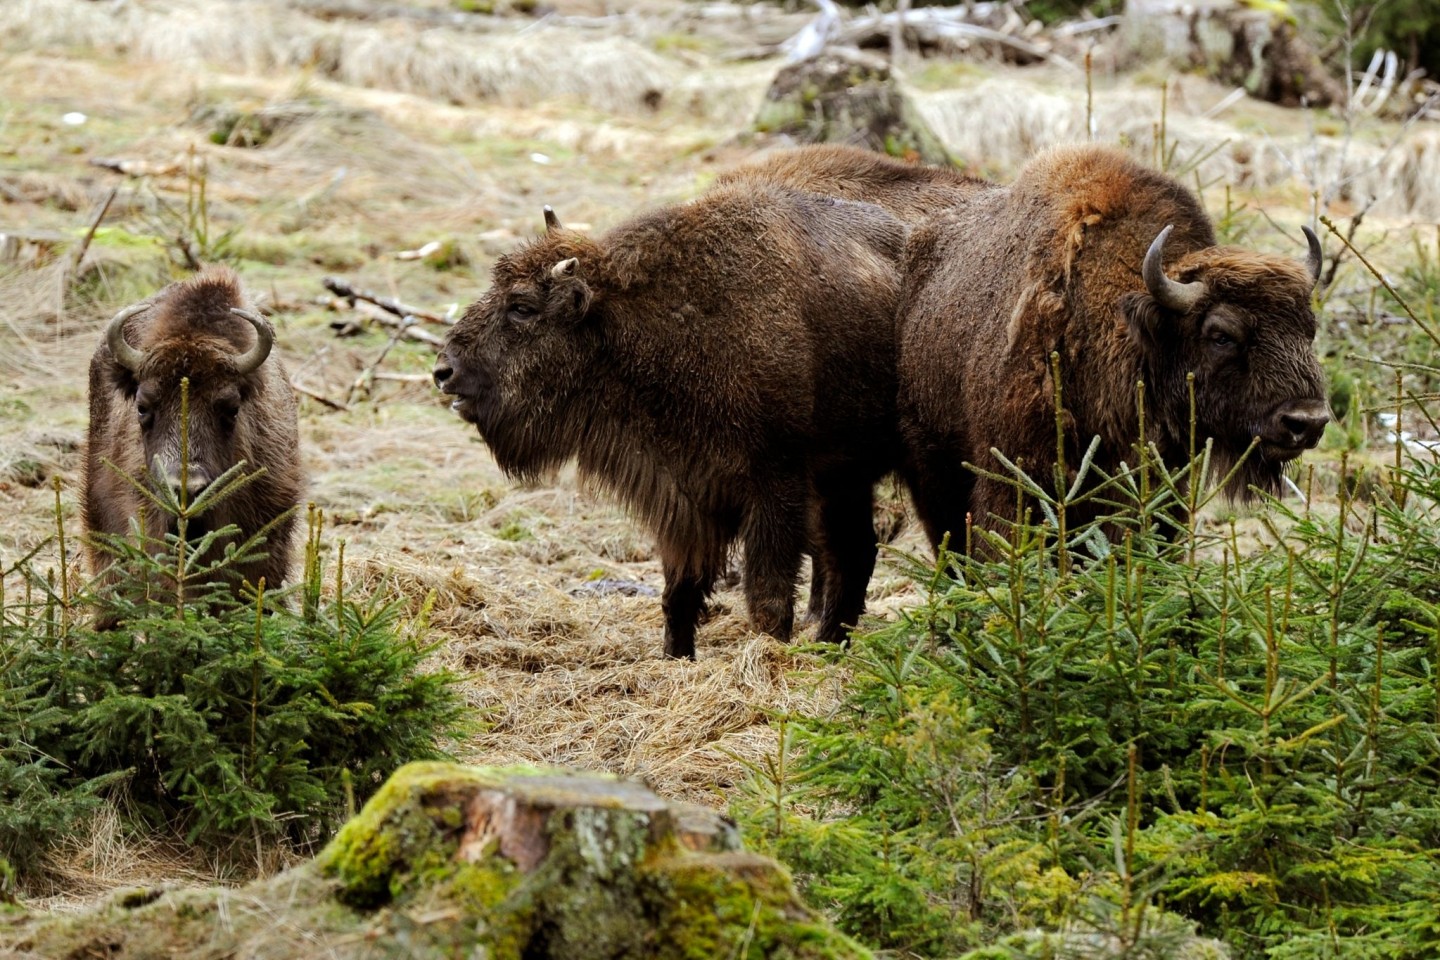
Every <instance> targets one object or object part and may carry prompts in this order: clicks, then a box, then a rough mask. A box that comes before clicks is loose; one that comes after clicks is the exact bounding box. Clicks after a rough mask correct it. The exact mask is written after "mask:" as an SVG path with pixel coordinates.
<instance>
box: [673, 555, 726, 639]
mask: <svg viewBox="0 0 1440 960" xmlns="http://www.w3.org/2000/svg"><path fill="white" fill-rule="evenodd" d="M663 566H664V569H665V592H664V593H663V594H661V596H660V609H661V610H662V611H664V614H665V656H667V657H676V658H685V659H689V660H694V659H695V624H696V622H697V621H698V620H699V619H700V611H701V610H702V609H704V607H705V598H706V597H708V596H709V595H710V590H711V588H712V587H713V586H714V583H715V578H714V577H713V576H707V575H706V574H703V573H700V574H696V573H692V572H690V571H689V570H688V569H687V566H686V565H684V564H681V563H676V562H672V561H671V560H669V559H666V560H665V561H664V563H663Z"/></svg>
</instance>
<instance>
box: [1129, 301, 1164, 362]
mask: <svg viewBox="0 0 1440 960" xmlns="http://www.w3.org/2000/svg"><path fill="white" fill-rule="evenodd" d="M1120 310H1121V312H1123V313H1124V314H1125V327H1126V331H1127V332H1128V333H1129V334H1130V342H1131V343H1133V344H1135V345H1136V346H1137V347H1139V348H1140V349H1141V350H1142V351H1144V352H1145V353H1147V354H1154V353H1157V352H1158V351H1159V350H1160V349H1161V341H1162V340H1163V339H1164V335H1165V317H1164V314H1163V313H1162V311H1161V309H1160V304H1158V303H1156V302H1155V298H1154V297H1152V296H1150V295H1149V294H1147V293H1127V294H1126V295H1125V296H1124V297H1122V298H1121V299H1120Z"/></svg>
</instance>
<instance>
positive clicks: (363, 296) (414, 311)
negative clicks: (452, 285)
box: [320, 277, 455, 327]
mask: <svg viewBox="0 0 1440 960" xmlns="http://www.w3.org/2000/svg"><path fill="white" fill-rule="evenodd" d="M320 282H321V283H322V284H324V285H325V289H326V290H329V291H330V292H331V293H333V294H335V296H337V297H344V298H345V299H346V300H349V301H351V302H352V303H353V302H355V301H356V300H364V301H365V302H366V303H373V304H375V306H377V307H380V308H381V309H383V310H385V311H387V312H389V313H393V314H394V315H395V316H397V317H400V318H401V319H404V318H405V317H414V318H416V319H417V320H427V321H429V322H430V323H441V324H444V325H445V326H447V327H448V326H454V324H455V321H454V319H453V318H450V317H446V316H444V315H442V314H439V313H435V312H434V311H431V310H426V309H423V308H422V307H414V306H411V305H410V304H408V303H401V302H400V301H399V300H396V299H395V298H394V297H382V296H380V295H379V294H377V293H373V292H371V291H369V290H361V289H358V288H356V287H353V286H351V285H350V283H349V282H348V281H346V280H341V279H340V278H339V277H325V278H324V279H323V280H321V281H320Z"/></svg>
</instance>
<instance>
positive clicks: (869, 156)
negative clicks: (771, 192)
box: [715, 144, 990, 224]
mask: <svg viewBox="0 0 1440 960" xmlns="http://www.w3.org/2000/svg"><path fill="white" fill-rule="evenodd" d="M715 183H716V185H717V186H721V187H724V186H732V185H735V186H740V185H744V184H770V185H772V186H782V187H789V188H791V189H792V190H804V191H806V192H807V193H819V194H823V195H825V196H831V197H839V198H841V199H842V200H858V201H863V202H865V203H873V204H875V205H876V206H880V207H884V208H885V209H886V210H889V211H890V213H892V214H893V215H894V216H896V217H897V218H899V219H900V220H903V221H905V222H906V223H909V224H915V223H919V222H920V221H921V220H923V219H925V218H926V217H929V216H932V215H934V214H936V213H940V212H941V211H943V210H946V209H948V208H950V207H951V206H954V205H955V204H956V203H961V202H963V201H965V200H967V199H969V198H970V197H971V196H972V195H973V194H974V193H976V192H977V191H981V190H985V189H987V188H988V187H989V186H990V185H989V184H988V183H987V182H986V181H984V180H980V179H977V178H975V177H971V176H967V175H965V174H963V173H961V172H960V171H958V170H954V169H951V168H948V167H935V166H929V165H926V164H920V163H905V162H903V161H900V160H896V159H895V158H893V157H888V156H886V155H885V154H883V153H876V152H875V151H873V150H866V149H864V148H863V147H851V146H843V145H839V144H814V145H811V146H804V147H795V148H793V149H787V150H775V151H773V152H770V153H765V154H761V155H760V156H759V157H756V158H754V159H753V160H749V161H747V162H745V163H743V164H741V165H740V166H737V167H734V168H732V169H730V170H727V171H725V172H724V173H722V174H720V175H719V176H718V177H716V178H715Z"/></svg>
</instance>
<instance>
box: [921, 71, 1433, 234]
mask: <svg viewBox="0 0 1440 960" xmlns="http://www.w3.org/2000/svg"><path fill="white" fill-rule="evenodd" d="M997 70H998V68H997ZM1002 72H1003V73H1004V74H1005V75H1004V76H997V77H986V78H978V79H977V78H973V77H971V78H966V80H965V81H964V82H963V83H961V84H960V85H958V86H956V87H954V88H952V89H948V90H943V91H937V92H929V93H922V94H920V95H918V98H917V100H918V104H919V107H920V110H921V113H922V114H923V115H924V116H925V118H926V119H927V120H928V121H929V122H930V123H931V125H932V126H933V127H934V128H935V132H936V133H937V134H938V135H939V136H940V138H941V139H942V140H943V141H945V144H946V146H947V147H949V148H950V150H951V151H952V152H953V153H954V155H955V157H956V158H957V159H959V160H961V161H963V162H964V163H966V164H968V165H970V166H973V167H975V168H977V169H980V170H982V171H986V172H988V173H992V174H996V175H999V176H1001V177H1006V176H1009V175H1011V174H1013V173H1014V172H1015V171H1016V170H1017V169H1018V168H1019V167H1020V166H1021V165H1022V164H1023V163H1024V162H1025V160H1026V159H1027V158H1029V157H1030V156H1032V155H1033V154H1034V152H1035V151H1036V150H1039V149H1043V148H1045V147H1048V146H1052V145H1055V144H1059V143H1070V142H1074V141H1078V140H1084V139H1086V129H1085V124H1086V117H1085V89H1084V87H1083V86H1081V85H1077V84H1075V83H1073V78H1068V77H1067V78H1059V77H1052V76H1047V75H1046V74H1045V73H1044V71H1039V70H1032V71H1025V72H1021V71H1016V70H1013V69H1012V70H1005V71H1002ZM1168 79H1169V83H1170V89H1169V103H1168V107H1167V109H1166V117H1165V128H1164V133H1163V137H1164V141H1163V142H1164V144H1165V148H1166V149H1167V151H1168V150H1170V149H1173V150H1174V151H1175V152H1174V157H1175V159H1176V161H1177V164H1176V166H1177V167H1178V168H1180V169H1184V170H1186V171H1189V170H1191V169H1193V170H1194V171H1195V172H1196V173H1198V176H1199V180H1200V182H1202V183H1204V184H1212V183H1213V184H1230V185H1231V186H1232V187H1235V188H1238V189H1240V190H1245V191H1255V192H1262V193H1263V192H1276V191H1281V192H1283V191H1290V192H1291V193H1292V194H1295V193H1300V192H1301V191H1303V193H1310V192H1313V191H1319V192H1320V193H1321V194H1322V195H1325V196H1326V197H1327V199H1329V200H1330V201H1332V202H1334V203H1335V204H1337V206H1338V208H1339V209H1341V210H1348V209H1353V208H1355V207H1358V206H1360V205H1362V204H1364V203H1366V202H1367V201H1368V200H1369V198H1371V197H1374V198H1376V201H1375V203H1374V205H1373V207H1372V208H1371V212H1372V213H1373V214H1375V215H1376V216H1381V217H1388V218H1392V219H1397V220H1411V221H1419V222H1425V221H1431V222H1433V221H1434V220H1436V219H1440V130H1435V129H1434V125H1433V124H1430V125H1426V126H1423V127H1421V128H1419V129H1417V130H1412V131H1408V132H1407V133H1406V134H1405V135H1404V136H1403V137H1400V139H1399V141H1398V144H1397V140H1396V137H1397V134H1398V128H1397V127H1396V125H1395V124H1393V123H1379V122H1376V121H1362V123H1361V124H1359V125H1358V126H1357V129H1356V130H1355V131H1353V133H1352V134H1351V135H1349V136H1347V135H1346V133H1345V131H1344V129H1343V126H1342V125H1341V124H1340V123H1339V122H1338V121H1335V120H1330V119H1327V120H1325V121H1323V122H1322V123H1320V124H1317V125H1316V126H1315V127H1314V128H1313V129H1312V128H1310V127H1308V126H1307V122H1306V121H1307V117H1306V115H1305V114H1302V113H1300V112H1298V111H1293V110H1285V109H1282V108H1280V107H1275V106H1272V105H1270V104H1264V103H1258V102H1255V101H1250V100H1243V101H1240V102H1239V103H1235V104H1232V105H1230V106H1228V107H1226V108H1224V109H1222V110H1220V111H1219V112H1218V113H1217V114H1216V115H1215V116H1213V117H1209V116H1206V114H1207V113H1209V112H1210V111H1211V110H1212V109H1213V108H1216V107H1218V106H1219V105H1220V104H1221V101H1222V100H1223V99H1224V98H1225V97H1226V96H1227V95H1228V94H1229V93H1230V91H1229V90H1228V89H1226V88H1223V87H1219V86H1217V85H1215V84H1212V83H1210V82H1208V81H1205V80H1201V79H1198V78H1194V77H1173V76H1172V77H1170V78H1168ZM1093 122H1094V138H1095V140H1096V141H1097V142H1101V143H1116V142H1119V143H1123V144H1127V145H1128V146H1129V147H1130V149H1131V150H1132V151H1133V152H1134V153H1135V154H1136V155H1137V156H1139V157H1141V158H1143V159H1145V160H1147V161H1149V160H1153V159H1154V157H1155V156H1156V140H1157V133H1158V129H1157V128H1158V127H1159V125H1160V122H1161V91H1160V83H1159V82H1158V80H1157V81H1156V82H1153V83H1145V84H1144V85H1141V84H1139V83H1137V82H1136V81H1134V80H1124V79H1122V80H1118V81H1108V82H1106V81H1102V82H1097V90H1096V92H1095V95H1094V103H1093ZM1187 177H1188V178H1189V179H1193V175H1189V174H1187Z"/></svg>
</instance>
